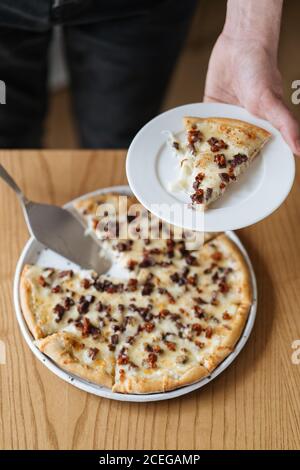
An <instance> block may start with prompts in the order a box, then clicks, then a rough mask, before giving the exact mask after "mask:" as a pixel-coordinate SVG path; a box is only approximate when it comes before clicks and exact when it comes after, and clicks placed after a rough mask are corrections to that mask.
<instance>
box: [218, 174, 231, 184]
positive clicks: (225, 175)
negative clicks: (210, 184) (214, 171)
mask: <svg viewBox="0 0 300 470" xmlns="http://www.w3.org/2000/svg"><path fill="white" fill-rule="evenodd" d="M219 177H220V178H221V180H222V181H223V183H229V181H230V177H229V175H228V173H219Z"/></svg>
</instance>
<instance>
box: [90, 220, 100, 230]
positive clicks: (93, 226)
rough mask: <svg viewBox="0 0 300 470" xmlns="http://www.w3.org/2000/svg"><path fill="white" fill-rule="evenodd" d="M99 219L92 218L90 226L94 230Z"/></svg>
mask: <svg viewBox="0 0 300 470" xmlns="http://www.w3.org/2000/svg"><path fill="white" fill-rule="evenodd" d="M98 222H99V220H98V219H92V228H93V229H94V230H96V228H97V225H98Z"/></svg>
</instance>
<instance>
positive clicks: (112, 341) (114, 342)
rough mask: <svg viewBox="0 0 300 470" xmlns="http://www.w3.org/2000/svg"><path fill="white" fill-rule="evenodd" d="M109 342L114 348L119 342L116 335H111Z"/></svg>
mask: <svg viewBox="0 0 300 470" xmlns="http://www.w3.org/2000/svg"><path fill="white" fill-rule="evenodd" d="M110 342H111V344H112V345H113V346H116V345H117V344H118V342H119V336H118V335H112V336H111V337H110Z"/></svg>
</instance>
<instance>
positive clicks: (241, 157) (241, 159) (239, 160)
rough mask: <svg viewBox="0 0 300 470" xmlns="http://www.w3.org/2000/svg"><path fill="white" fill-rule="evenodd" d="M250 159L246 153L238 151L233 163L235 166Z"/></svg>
mask: <svg viewBox="0 0 300 470" xmlns="http://www.w3.org/2000/svg"><path fill="white" fill-rule="evenodd" d="M247 160H248V157H247V155H245V154H244V153H237V154H236V155H234V157H233V160H232V161H231V165H232V166H233V167H236V166H238V165H241V164H242V163H245V162H246V161H247Z"/></svg>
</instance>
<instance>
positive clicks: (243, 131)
mask: <svg viewBox="0 0 300 470" xmlns="http://www.w3.org/2000/svg"><path fill="white" fill-rule="evenodd" d="M184 127H185V141H184V142H179V141H178V140H176V139H172V147H173V149H174V151H175V153H176V155H177V156H178V158H179V163H180V178H179V180H178V181H175V182H174V183H172V184H171V185H170V189H171V190H172V191H181V190H183V191H185V192H187V193H188V194H189V195H190V198H191V201H192V204H193V205H194V207H198V208H199V207H203V208H204V209H206V208H207V207H208V206H209V205H210V204H211V203H212V202H214V201H216V200H217V199H218V198H219V197H221V196H222V195H223V193H224V192H225V191H226V190H227V188H228V186H229V185H230V184H231V183H232V182H234V181H237V180H238V179H239V178H240V176H241V175H242V174H243V173H244V172H245V171H246V170H247V168H248V167H249V165H250V164H251V162H252V161H253V159H254V158H255V157H256V155H257V154H258V153H259V151H260V150H261V149H262V147H263V146H264V145H265V144H266V142H267V141H268V140H269V138H270V137H271V134H270V133H269V132H268V131H266V130H265V129H262V128H260V127H257V126H254V125H253V124H249V123H247V122H244V121H239V120H237V119H229V118H196V117H186V118H184Z"/></svg>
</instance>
